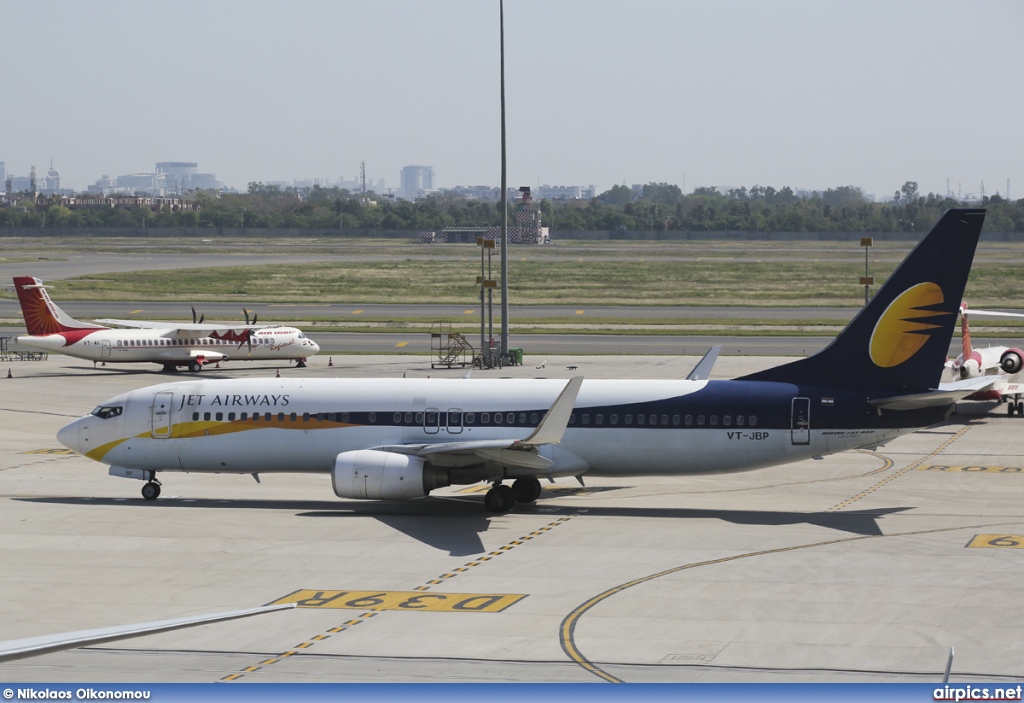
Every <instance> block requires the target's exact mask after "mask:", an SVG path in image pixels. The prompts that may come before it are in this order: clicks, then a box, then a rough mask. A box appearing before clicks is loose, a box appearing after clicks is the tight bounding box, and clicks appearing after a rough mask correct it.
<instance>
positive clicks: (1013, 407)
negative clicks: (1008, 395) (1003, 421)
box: [1006, 401, 1017, 417]
mask: <svg viewBox="0 0 1024 703" xmlns="http://www.w3.org/2000/svg"><path fill="white" fill-rule="evenodd" d="M1016 410H1017V404H1016V403H1014V402H1012V401H1011V402H1009V403H1007V404H1006V416H1007V417H1013V413H1014V412H1015V411H1016Z"/></svg>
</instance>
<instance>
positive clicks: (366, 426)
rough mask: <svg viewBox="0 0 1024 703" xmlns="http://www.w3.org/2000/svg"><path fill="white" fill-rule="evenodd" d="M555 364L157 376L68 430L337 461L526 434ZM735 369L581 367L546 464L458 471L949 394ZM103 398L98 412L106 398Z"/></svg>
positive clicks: (849, 433)
mask: <svg viewBox="0 0 1024 703" xmlns="http://www.w3.org/2000/svg"><path fill="white" fill-rule="evenodd" d="M564 386H565V381H559V380H539V379H538V380H527V381H522V380H519V381H512V380H468V379H458V380H450V379H374V380H372V381H370V380H359V379H239V380H211V381H198V380H197V381H187V382H180V383H170V384H161V385H158V386H152V387H149V388H146V389H142V390H139V391H133V392H130V393H126V394H123V395H121V396H117V397H116V398H112V399H111V400H109V401H106V402H105V403H104V405H103V406H101V408H103V407H112V408H114V407H116V408H120V410H118V414H115V415H112V416H109V417H106V418H104V417H101V415H102V414H103V413H102V412H100V414H99V415H96V414H94V415H88V416H85V417H83V418H80V419H79V420H76V421H75V422H73V423H71V424H70V425H68V426H67V427H65V428H64V429H62V430H61V433H60V434H59V435H58V439H59V440H60V441H61V443H62V444H64V445H66V446H68V447H71V448H73V449H75V450H76V451H79V452H81V453H82V454H85V455H86V456H88V457H90V458H92V459H94V460H96V461H101V462H103V463H107V464H111V465H113V466H122V467H130V468H133V469H138V470H151V471H197V472H214V473H266V472H330V471H331V470H332V469H333V468H334V466H335V460H336V457H337V456H338V454H340V453H343V452H349V451H358V450H363V449H367V448H376V447H392V446H399V445H404V446H408V445H415V444H420V443H425V444H433V443H437V444H442V443H448V442H472V441H473V440H475V439H478V438H479V439H481V440H484V439H486V440H493V439H510V440H515V439H522V438H524V437H525V436H526V435H528V434H529V433H530V431H531V429H533V428H534V427H535V426H536V425H537V424H538V422H539V421H540V419H541V418H542V417H543V415H544V413H545V411H546V410H547V409H548V407H549V406H550V405H551V403H552V402H553V401H554V399H555V398H556V396H557V395H558V394H559V392H560V391H561V390H562V389H563V387H564ZM828 392H829V396H828V397H823V396H822V395H821V389H813V388H798V387H797V386H794V385H791V384H780V383H750V382H735V381H654V380H651V381H633V380H630V381H623V380H587V381H585V382H584V383H583V386H582V388H581V390H580V392H579V396H578V397H577V399H576V403H575V408H574V413H573V417H572V420H571V421H570V423H569V426H568V428H567V430H566V432H565V435H564V437H563V438H562V441H561V443H560V444H553V445H549V446H545V447H542V448H541V450H540V455H541V456H543V457H545V458H546V459H549V460H550V461H551V462H552V464H551V466H550V467H549V468H548V469H546V470H545V471H541V472H539V473H538V471H535V470H532V469H523V468H521V467H516V466H505V467H503V466H502V465H501V462H500V461H495V462H489V463H488V462H481V461H480V460H479V459H475V460H473V461H472V462H469V463H467V465H465V466H457V465H452V464H451V463H449V465H448V468H450V469H451V470H452V483H473V482H476V481H480V480H494V479H495V478H514V477H516V476H520V475H528V476H537V475H540V476H564V475H579V474H586V475H604V476H619V475H664V474H699V473H715V472H730V471H743V470H749V469H757V468H763V467H766V466H772V465H776V464H781V463H786V462H791V461H797V460H800V459H805V458H810V457H814V456H821V455H825V454H831V453H834V452H838V451H844V450H847V449H853V448H858V447H865V446H873V445H877V444H879V443H882V442H886V441H889V440H891V439H892V438H894V437H897V436H899V435H900V434H903V433H906V432H910V431H913V429H914V426H917V427H920V426H926V425H929V424H933V423H935V422H939V421H941V420H942V419H944V417H945V416H946V411H945V410H944V409H943V410H935V409H932V410H927V411H916V412H917V413H918V414H917V415H916V416H913V417H912V415H911V414H909V413H907V412H902V413H900V415H899V418H898V419H897V418H896V417H895V416H893V414H891V413H879V412H878V410H877V408H874V407H871V406H869V405H868V404H867V403H866V402H865V398H864V393H863V392H856V393H851V394H849V395H848V396H845V397H844V396H841V397H837V396H836V393H835V391H834V389H829V390H828ZM101 408H98V409H97V411H94V412H98V411H100V410H101Z"/></svg>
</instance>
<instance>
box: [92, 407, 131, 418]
mask: <svg viewBox="0 0 1024 703" xmlns="http://www.w3.org/2000/svg"><path fill="white" fill-rule="evenodd" d="M123 410H124V408H122V407H121V406H120V405H100V406H99V407H97V408H96V409H95V410H93V411H92V412H91V413H90V414H91V415H95V416H96V417H98V418H99V419H101V420H106V419H108V418H111V417H117V416H118V415H120V414H121V413H122V412H123Z"/></svg>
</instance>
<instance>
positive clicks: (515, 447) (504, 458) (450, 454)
mask: <svg viewBox="0 0 1024 703" xmlns="http://www.w3.org/2000/svg"><path fill="white" fill-rule="evenodd" d="M582 384H583V377H582V376H576V377H574V378H571V379H570V380H569V382H568V383H567V384H565V388H563V389H562V392H561V393H559V394H558V397H557V398H556V399H555V402H554V403H552V404H551V407H550V408H549V409H548V411H547V412H546V413H544V417H543V418H542V419H541V421H540V424H539V425H537V428H536V429H535V430H534V431H533V432H532V433H530V435H529V436H528V437H526V438H525V439H479V440H469V441H465V442H440V443H436V444H387V445H380V446H376V447H372V449H375V450H378V451H382V452H395V453H397V454H409V455H412V456H418V457H422V458H424V459H429V460H430V461H434V462H438V463H460V460H464V459H466V458H470V457H477V458H480V459H484V460H487V461H495V462H500V463H503V464H509V465H511V466H521V467H524V468H528V469H538V470H541V471H543V470H544V469H547V468H549V467H550V466H551V465H552V462H551V461H550V460H549V459H546V458H544V457H542V456H541V455H540V454H539V453H538V451H537V449H538V448H539V447H542V446H544V445H546V444H558V443H559V442H561V441H562V436H563V435H564V434H565V429H566V427H568V426H569V418H570V417H571V416H572V411H573V406H574V405H575V404H576V396H577V394H579V391H580V386H581V385H582Z"/></svg>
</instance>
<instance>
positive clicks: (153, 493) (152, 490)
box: [142, 481, 160, 500]
mask: <svg viewBox="0 0 1024 703" xmlns="http://www.w3.org/2000/svg"><path fill="white" fill-rule="evenodd" d="M142 497H143V498H145V499H146V500H156V499H157V498H159V497H160V484H159V483H157V482H156V481H150V482H148V483H147V484H146V485H144V486H143V487H142Z"/></svg>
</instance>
